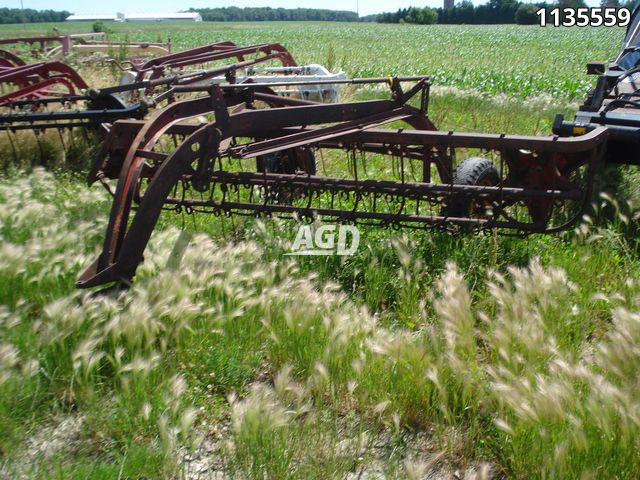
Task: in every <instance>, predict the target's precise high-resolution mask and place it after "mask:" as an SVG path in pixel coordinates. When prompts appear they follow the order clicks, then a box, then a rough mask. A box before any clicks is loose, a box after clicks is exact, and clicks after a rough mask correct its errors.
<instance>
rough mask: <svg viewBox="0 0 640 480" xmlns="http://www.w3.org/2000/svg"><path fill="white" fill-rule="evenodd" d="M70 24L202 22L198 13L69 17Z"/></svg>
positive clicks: (74, 15)
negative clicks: (97, 22) (98, 22)
mask: <svg viewBox="0 0 640 480" xmlns="http://www.w3.org/2000/svg"><path fill="white" fill-rule="evenodd" d="M66 21H68V22H96V21H107V22H114V21H117V22H201V21H202V16H201V15H200V14H199V13H198V12H180V13H126V14H124V13H118V14H116V15H76V14H73V15H69V16H68V17H67V18H66Z"/></svg>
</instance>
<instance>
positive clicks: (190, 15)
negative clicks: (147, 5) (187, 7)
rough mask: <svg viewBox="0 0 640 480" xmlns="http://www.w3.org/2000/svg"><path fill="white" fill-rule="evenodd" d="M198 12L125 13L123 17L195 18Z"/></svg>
mask: <svg viewBox="0 0 640 480" xmlns="http://www.w3.org/2000/svg"><path fill="white" fill-rule="evenodd" d="M199 16H200V14H199V13H198V12H177V13H127V14H126V15H125V18H126V19H127V20H129V19H132V18H184V19H189V18H197V17H199Z"/></svg>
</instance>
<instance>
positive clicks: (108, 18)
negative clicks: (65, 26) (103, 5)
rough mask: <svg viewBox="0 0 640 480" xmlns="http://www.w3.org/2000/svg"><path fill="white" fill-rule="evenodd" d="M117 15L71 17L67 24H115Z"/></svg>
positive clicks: (67, 19)
mask: <svg viewBox="0 0 640 480" xmlns="http://www.w3.org/2000/svg"><path fill="white" fill-rule="evenodd" d="M115 20H116V16H115V15H76V14H73V15H69V16H68V17H67V18H66V19H65V21H67V22H97V21H102V22H115Z"/></svg>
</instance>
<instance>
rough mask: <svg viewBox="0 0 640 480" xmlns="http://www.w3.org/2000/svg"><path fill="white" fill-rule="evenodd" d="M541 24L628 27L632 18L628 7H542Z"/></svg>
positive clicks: (540, 12) (538, 13)
mask: <svg viewBox="0 0 640 480" xmlns="http://www.w3.org/2000/svg"><path fill="white" fill-rule="evenodd" d="M536 15H538V17H540V26H541V27H546V26H547V25H552V26H554V27H600V26H602V27H626V26H627V25H629V21H630V20H631V13H630V12H629V9H628V8H613V7H594V8H553V9H551V10H547V9H546V8H541V9H540V10H538V11H537V12H536Z"/></svg>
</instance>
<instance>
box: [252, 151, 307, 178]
mask: <svg viewBox="0 0 640 480" xmlns="http://www.w3.org/2000/svg"><path fill="white" fill-rule="evenodd" d="M256 169H257V170H258V172H261V173H262V172H265V171H266V172H267V173H288V174H294V173H296V171H303V172H305V173H308V174H310V175H315V174H316V156H315V153H314V151H313V149H311V148H300V147H297V148H290V149H288V150H284V151H281V152H274V153H267V154H266V155H260V156H258V157H256Z"/></svg>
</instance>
